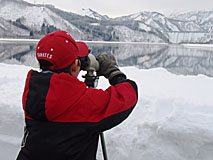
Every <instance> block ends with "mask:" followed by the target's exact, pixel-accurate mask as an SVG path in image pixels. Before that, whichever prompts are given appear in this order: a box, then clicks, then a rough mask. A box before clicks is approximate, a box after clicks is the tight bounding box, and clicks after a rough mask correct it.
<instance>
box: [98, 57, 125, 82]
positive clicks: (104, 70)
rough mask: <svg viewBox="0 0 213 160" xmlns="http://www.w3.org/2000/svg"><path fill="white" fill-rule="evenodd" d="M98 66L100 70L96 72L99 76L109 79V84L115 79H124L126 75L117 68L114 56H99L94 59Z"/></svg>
mask: <svg viewBox="0 0 213 160" xmlns="http://www.w3.org/2000/svg"><path fill="white" fill-rule="evenodd" d="M96 59H97V60H98V62H99V64H100V69H99V71H98V72H97V73H98V75H99V76H104V77H105V78H108V79H109V82H110V84H112V83H113V82H112V80H113V81H115V79H121V77H122V78H123V79H126V75H125V74H124V73H123V72H121V71H120V70H119V68H118V65H117V62H116V59H115V57H114V56H108V55H107V54H100V55H98V56H97V57H96Z"/></svg>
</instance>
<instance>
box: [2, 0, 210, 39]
mask: <svg viewBox="0 0 213 160" xmlns="http://www.w3.org/2000/svg"><path fill="white" fill-rule="evenodd" d="M0 17H1V18H3V19H4V20H6V21H8V22H11V24H13V25H15V26H16V27H19V28H22V30H26V31H27V32H30V35H31V36H42V35H44V34H46V33H49V32H52V31H55V30H59V29H62V30H66V31H68V32H70V34H72V35H73V37H74V38H75V39H83V40H104V41H143V42H167V43H212V42H213V33H212V32H213V10H212V11H211V10H210V11H196V12H195V11H194V12H188V13H181V14H177V13H175V14H172V15H170V16H165V15H163V14H161V13H158V12H147V11H144V12H139V13H135V14H131V15H128V16H123V17H118V18H114V19H113V18H109V17H108V16H105V15H101V14H99V13H97V12H96V11H93V10H92V9H82V10H81V11H80V12H78V14H75V13H71V12H65V11H62V10H60V9H57V8H55V7H54V6H52V5H34V4H30V3H27V2H25V1H23V0H0ZM0 23H2V22H0ZM0 25H3V24H0ZM16 32H17V33H16ZM19 32H23V31H19V30H16V29H15V31H14V32H13V34H14V35H19V34H20V33H19ZM4 35H5V34H4ZM0 36H3V31H2V32H0Z"/></svg>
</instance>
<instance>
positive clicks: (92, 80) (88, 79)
mask: <svg viewBox="0 0 213 160" xmlns="http://www.w3.org/2000/svg"><path fill="white" fill-rule="evenodd" d="M83 78H85V81H84V82H85V83H86V85H87V87H89V88H96V87H97V84H98V79H99V77H98V76H95V75H94V71H93V70H89V71H87V74H86V75H85V76H83ZM100 138H101V146H102V151H103V157H104V160H108V157H107V151H106V143H105V139H104V133H103V132H101V133H100Z"/></svg>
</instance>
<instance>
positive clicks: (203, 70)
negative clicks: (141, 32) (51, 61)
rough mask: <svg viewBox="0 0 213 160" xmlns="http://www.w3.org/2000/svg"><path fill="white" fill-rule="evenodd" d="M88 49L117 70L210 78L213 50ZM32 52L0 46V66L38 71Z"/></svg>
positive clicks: (175, 47) (29, 46)
mask: <svg viewBox="0 0 213 160" xmlns="http://www.w3.org/2000/svg"><path fill="white" fill-rule="evenodd" d="M88 46H89V48H90V49H91V50H92V53H93V54H95V55H97V54H100V53H107V54H112V55H114V56H115V57H116V58H117V60H118V63H119V66H136V67H138V68H143V69H149V68H156V67H163V68H166V69H167V70H168V71H170V72H172V73H175V74H183V75H197V74H204V75H207V76H209V77H213V50H206V49H204V48H187V47H184V46H181V45H154V44H95V43H94V44H92V43H88ZM35 48H36V44H35V43H34V44H33V43H31V44H14V43H3V44H0V62H4V63H10V64H24V65H28V66H32V67H38V63H37V61H36V59H35Z"/></svg>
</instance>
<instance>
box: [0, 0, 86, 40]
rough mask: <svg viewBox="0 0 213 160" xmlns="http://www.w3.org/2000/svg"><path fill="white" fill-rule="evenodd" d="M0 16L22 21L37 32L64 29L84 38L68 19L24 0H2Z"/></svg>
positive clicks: (17, 21)
mask: <svg viewBox="0 0 213 160" xmlns="http://www.w3.org/2000/svg"><path fill="white" fill-rule="evenodd" d="M0 3H1V5H0V17H3V18H4V19H7V20H11V21H13V22H16V23H20V24H22V25H23V26H25V27H26V28H28V29H29V30H31V31H34V32H35V33H39V32H41V33H44V34H45V32H48V31H45V30H47V29H49V30H51V29H52V30H56V29H63V30H67V31H68V32H70V33H71V34H72V35H73V36H74V37H75V38H79V39H80V38H82V37H83V33H82V32H81V31H80V30H79V29H78V28H77V27H75V26H74V25H72V24H71V23H69V22H68V21H66V20H64V19H62V18H61V17H60V16H58V15H57V14H55V13H54V12H52V11H51V10H50V9H49V8H47V7H45V6H42V5H33V4H30V3H27V2H24V1H22V0H9V1H8V0H1V1H0Z"/></svg>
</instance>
